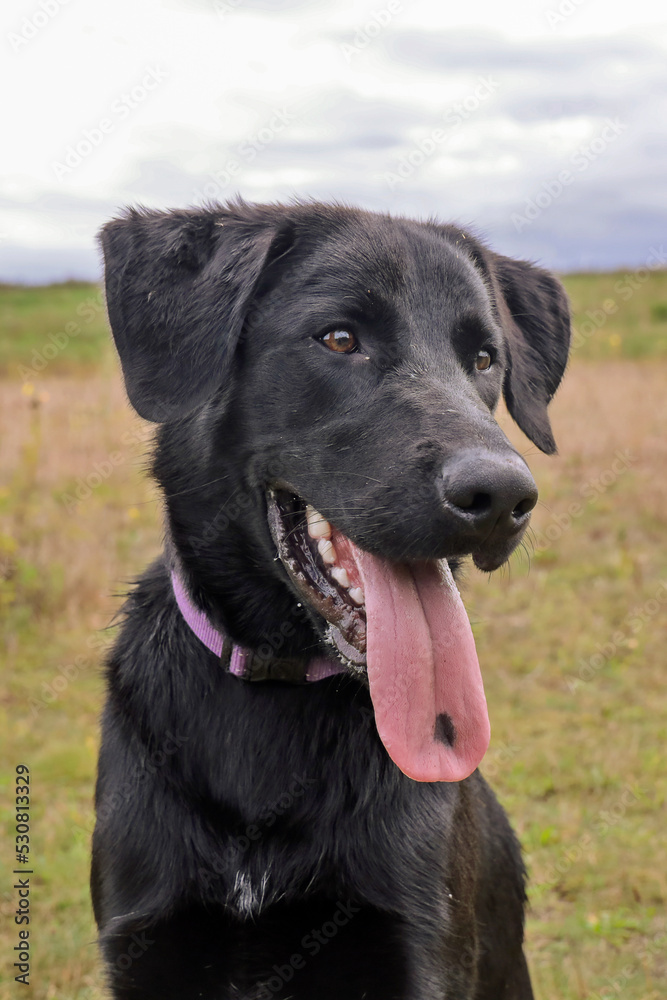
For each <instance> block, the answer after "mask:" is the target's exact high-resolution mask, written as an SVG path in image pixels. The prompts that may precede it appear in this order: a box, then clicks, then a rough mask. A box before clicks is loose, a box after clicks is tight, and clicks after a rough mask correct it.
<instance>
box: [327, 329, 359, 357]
mask: <svg viewBox="0 0 667 1000" xmlns="http://www.w3.org/2000/svg"><path fill="white" fill-rule="evenodd" d="M320 340H321V341H322V343H323V344H324V345H325V346H326V347H328V348H329V350H330V351H336V352H337V353H338V354H351V353H352V351H356V349H357V346H358V345H357V338H356V337H355V336H354V334H353V333H350V331H349V330H330V331H329V333H326V334H325V335H324V336H323V337H320Z"/></svg>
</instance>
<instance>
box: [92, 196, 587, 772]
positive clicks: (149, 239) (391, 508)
mask: <svg viewBox="0 0 667 1000" xmlns="http://www.w3.org/2000/svg"><path fill="white" fill-rule="evenodd" d="M101 239H102V246H103V250H104V256H105V265H106V293H107V304H108V310H109V317H110V322H111V326H112V330H113V333H114V337H115V340H116V345H117V348H118V352H119V355H120V359H121V364H122V367H123V373H124V377H125V384H126V387H127V392H128V395H129V397H130V400H131V402H132V403H133V405H134V407H135V408H136V410H137V411H138V413H139V414H141V415H142V416H143V417H145V418H147V419H149V420H153V421H157V422H160V423H162V424H164V427H163V430H162V432H161V438H160V445H159V447H158V453H157V458H156V474H157V477H158V479H159V481H160V482H161V484H162V486H163V487H164V489H165V492H166V494H167V506H168V511H169V516H170V523H171V531H172V536H173V537H174V539H175V542H176V545H177V547H178V549H179V554H180V557H181V559H182V561H183V563H184V565H185V567H186V569H187V571H188V574H189V578H190V580H191V582H192V585H193V590H194V592H195V593H197V594H198V595H200V599H201V600H202V601H203V603H204V604H206V605H207V606H208V607H209V608H213V610H214V611H215V612H216V613H217V614H218V615H219V616H220V618H221V620H222V621H223V622H224V625H225V627H226V628H227V630H228V631H229V632H230V633H231V634H232V636H233V637H234V638H235V639H237V641H241V642H244V643H246V644H249V645H252V644H253V642H254V643H257V642H259V641H262V640H263V639H264V638H265V637H266V636H267V635H269V634H270V633H271V632H272V631H273V632H275V629H276V627H279V625H280V623H281V622H284V621H286V620H288V619H291V617H293V605H294V598H295V597H297V598H298V600H299V602H300V604H301V603H303V604H304V606H305V607H306V608H307V609H308V616H307V620H306V621H305V622H304V621H303V618H302V619H301V621H300V624H298V625H297V626H295V628H294V629H293V632H292V633H290V636H289V639H286V642H287V645H288V646H290V650H289V651H290V652H291V653H292V654H297V655H298V654H299V653H301V654H302V655H305V651H306V650H308V649H310V650H312V647H313V644H314V643H315V644H316V643H317V642H318V641H319V642H324V641H328V642H329V643H331V644H333V646H334V647H335V649H336V652H337V653H338V655H339V656H340V657H341V658H342V659H343V660H344V662H345V663H346V664H347V665H348V666H349V668H350V669H351V670H352V671H356V672H358V673H363V672H365V671H367V672H368V680H369V682H370V688H371V694H372V696H373V703H374V707H375V713H376V721H377V724H378V730H379V732H380V735H381V736H382V738H383V740H384V742H385V745H386V746H387V748H388V749H389V752H390V753H391V755H392V757H393V758H394V760H396V762H397V763H398V764H399V766H401V767H402V768H403V769H404V770H405V771H406V772H407V773H409V774H412V775H413V776H414V777H418V778H422V779H426V780H430V779H434V778H443V777H444V778H448V779H449V780H453V779H456V778H460V777H463V776H465V774H466V773H469V772H470V771H471V770H472V769H473V768H474V767H475V766H476V764H477V763H478V762H479V759H480V757H481V756H482V755H483V753H484V750H485V749H486V744H487V742H488V717H487V716H486V708H485V702H484V694H483V688H482V684H481V678H480V676H479V669H478V666H477V660H476V656H475V653H474V643H473V642H472V637H471V635H470V629H469V626H468V623H467V618H466V616H465V611H464V610H463V608H462V605H461V602H460V598H459V596H458V592H457V591H456V587H455V585H454V583H453V581H452V579H451V574H450V572H449V568H448V563H449V562H451V561H456V560H459V559H460V558H461V557H463V556H465V555H468V554H472V557H473V559H474V561H475V563H476V564H477V565H478V566H479V567H480V568H482V569H485V570H492V569H495V568H497V567H498V566H499V565H501V563H503V562H504V561H505V560H506V559H507V558H508V557H509V555H510V554H511V552H512V551H513V550H514V548H515V547H516V545H517V544H518V543H519V541H520V539H521V537H522V535H523V533H524V531H525V529H526V526H527V523H528V520H529V518H530V511H531V510H532V508H533V506H534V505H535V502H536V500H537V490H536V487H535V483H534V481H533V479H532V476H531V475H530V472H529V470H528V468H527V466H526V464H525V463H524V461H523V459H522V458H521V456H520V455H519V454H518V453H517V452H516V450H515V449H514V448H513V447H512V445H511V444H510V443H509V441H508V440H507V438H506V437H505V436H504V434H503V433H502V431H501V430H500V428H499V426H498V424H497V423H496V421H495V420H494V418H493V412H494V410H495V407H496V405H497V403H498V401H499V399H500V396H501V395H504V398H505V401H506V403H507V406H508V409H509V411H510V413H511V414H512V416H513V418H514V419H515V420H516V422H517V423H518V424H519V426H520V427H521V428H522V430H523V431H524V432H525V433H526V434H527V436H528V437H529V438H530V439H531V440H532V441H533V442H534V443H535V444H536V445H537V446H538V447H539V448H540V449H541V450H542V451H545V452H548V453H551V452H553V451H554V450H555V444H554V440H553V436H552V433H551V428H550V424H549V419H548V416H547V405H548V403H549V401H550V400H551V398H552V396H553V394H554V392H555V390H556V388H557V386H558V384H559V382H560V379H561V377H562V374H563V371H564V368H565V364H566V361H567V353H568V346H569V333H570V326H569V310H568V305H567V300H566V297H565V294H564V292H563V290H562V288H561V286H560V284H559V283H558V282H557V280H556V279H555V278H554V277H553V276H552V275H550V274H548V273H547V272H545V271H542V270H540V269H539V268H536V267H534V266H532V265H531V264H528V263H525V262H522V261H514V260H510V259H509V258H507V257H502V256H499V255H497V254H495V253H493V252H491V251H490V250H488V249H487V248H486V247H485V246H483V245H482V244H481V243H480V242H479V241H478V240H476V239H475V238H474V237H473V236H471V235H470V234H467V233H464V232H462V231H461V230H460V229H459V228H457V227H454V226H441V225H437V224H434V223H418V222H413V221H409V220H405V219H392V218H390V217H388V216H383V215H376V214H372V213H366V212H362V211H358V210H354V209H349V208H343V207H335V206H334V207H332V206H326V205H321V204H301V205H295V206H251V205H245V204H242V203H239V204H236V205H232V206H228V207H226V208H222V207H212V208H210V209H207V210H195V211H175V212H149V211H130V212H128V213H127V214H126V215H125V216H124V217H123V218H121V219H118V220H115V221H113V222H111V223H109V224H108V225H107V226H105V228H104V230H103V232H102V237H101ZM239 504H240V507H239ZM230 510H232V511H236V512H237V514H236V516H233V517H231V519H230V516H229V514H230ZM276 556H278V557H279V558H276ZM300 604H299V606H300Z"/></svg>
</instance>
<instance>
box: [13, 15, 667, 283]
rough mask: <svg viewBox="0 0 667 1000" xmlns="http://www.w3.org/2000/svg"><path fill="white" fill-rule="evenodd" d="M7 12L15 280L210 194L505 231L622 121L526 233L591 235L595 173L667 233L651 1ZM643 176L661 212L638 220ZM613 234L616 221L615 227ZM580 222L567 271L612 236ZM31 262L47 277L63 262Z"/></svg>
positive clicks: (663, 94) (657, 40) (542, 237)
mask: <svg viewBox="0 0 667 1000" xmlns="http://www.w3.org/2000/svg"><path fill="white" fill-rule="evenodd" d="M568 5H569V6H568ZM566 9H568V10H569V9H572V13H571V14H568V15H567V16H565V15H563V14H562V13H558V12H559V11H560V10H566ZM550 11H551V12H552V13H551V17H550V18H549V17H548V16H547V15H548V14H549V12H550ZM553 11H556V13H557V14H558V18H560V19H558V18H556V20H555V21H554V15H553ZM1 17H2V23H1V25H0V41H1V42H2V43H3V44H4V47H5V53H4V58H3V60H2V62H1V63H0V67H1V68H0V83H1V84H2V87H3V93H4V94H6V95H8V94H10V95H11V99H6V100H5V102H4V109H3V110H4V123H3V124H4V128H3V134H4V137H5V141H4V142H3V145H2V151H1V153H0V176H1V177H2V178H3V179H2V180H1V181H0V205H2V204H3V203H4V205H6V206H7V207H6V209H5V211H4V213H3V220H2V224H1V225H0V229H2V232H3V234H4V239H3V242H2V243H1V244H0V279H1V278H2V277H8V276H10V277H16V276H17V275H18V274H19V272H18V271H17V270H16V267H17V266H18V264H17V263H16V262H17V261H20V262H21V263H20V267H21V268H22V270H21V274H22V275H24V276H26V277H28V276H29V271H30V267H29V263H28V264H26V261H27V260H29V251H44V252H45V253H46V252H47V251H50V250H53V251H55V250H57V249H58V248H62V249H63V250H64V251H70V250H71V251H72V254H73V255H72V256H71V257H70V258H67V255H66V254H65V256H64V257H63V258H62V259H61V260H59V261H58V263H57V267H60V268H61V269H62V267H65V266H68V265H66V263H63V262H64V261H65V262H66V261H67V260H68V259H69V260H71V261H74V260H75V259H76V266H77V267H79V268H80V267H81V261H85V260H88V261H89V262H90V264H89V273H93V272H94V269H95V268H96V266H97V263H96V262H97V258H96V254H95V251H94V250H93V249H92V248H93V235H94V232H95V231H96V229H97V228H98V227H99V225H100V224H101V223H102V222H103V221H104V218H105V217H106V216H108V214H110V213H111V212H113V211H114V207H115V206H119V205H122V204H124V203H127V202H131V201H144V202H146V203H148V204H155V205H176V204H181V205H183V204H188V203H191V202H192V201H194V200H197V199H199V200H201V197H200V194H201V193H202V192H204V193H208V194H211V193H213V194H214V196H217V197H220V198H222V199H224V198H226V197H228V196H230V195H232V194H233V193H235V191H237V190H240V191H241V192H242V193H243V194H244V195H245V196H247V197H248V198H256V199H264V200H271V199H273V198H277V197H282V198H284V197H289V196H291V195H293V194H303V195H316V196H320V197H334V196H338V197H341V198H345V199H347V200H349V201H356V202H358V203H361V204H365V205H367V206H369V207H373V208H390V209H392V210H395V211H400V212H417V213H422V214H430V213H431V212H437V213H441V214H443V215H447V216H451V217H455V216H456V215H457V214H459V213H461V217H464V218H465V219H468V220H469V219H473V220H478V221H479V223H480V225H485V224H486V223H487V222H488V224H489V225H490V226H491V228H492V229H494V227H495V231H496V232H498V233H500V234H501V235H502V234H503V233H505V235H506V236H507V227H506V224H505V222H506V220H507V219H508V218H509V216H510V214H511V212H512V210H514V209H515V208H516V205H517V203H518V204H521V203H522V201H523V200H525V199H526V198H529V197H530V196H531V195H532V194H533V192H534V191H535V190H536V189H537V188H539V185H540V183H541V182H542V181H543V180H544V179H545V178H548V177H550V176H551V175H552V174H554V173H557V172H558V169H559V166H560V165H562V164H563V163H564V162H567V159H568V157H569V156H571V154H572V152H573V150H574V149H576V148H577V146H578V145H579V144H581V143H582V142H584V143H585V142H586V141H588V140H590V139H591V138H593V137H594V136H595V135H596V134H597V131H599V129H600V127H601V124H602V123H603V122H604V120H605V118H606V117H610V116H612V117H613V116H614V115H620V116H625V119H627V122H628V133H627V137H623V138H622V140H621V139H619V143H618V144H617V146H616V147H615V148H614V149H613V150H612V149H611V148H610V150H609V153H608V155H607V156H605V157H600V161H599V163H598V164H597V165H595V164H593V165H592V166H591V171H590V172H589V174H587V176H585V177H584V176H583V175H582V177H581V178H580V179H578V182H577V185H573V186H572V189H571V190H570V191H568V193H567V198H565V197H564V198H563V199H562V201H561V202H559V206H558V208H554V209H553V210H552V211H550V212H545V213H544V216H543V217H542V218H541V220H539V221H536V222H535V224H534V226H533V227H531V229H530V230H527V231H526V232H525V233H524V234H523V238H524V240H525V241H526V247H527V249H526V250H525V251H524V252H525V253H526V254H527V255H531V253H532V252H533V251H532V250H531V247H532V245H533V242H534V245H535V246H536V247H537V246H538V244H539V246H540V247H542V248H543V247H544V246H547V247H548V241H549V233H550V232H554V233H556V231H557V230H558V229H559V227H561V228H562V225H563V224H562V220H561V219H559V220H558V221H556V216H557V215H558V214H559V213H563V212H565V211H571V212H576V213H578V215H577V221H578V223H579V222H581V213H582V212H583V213H584V215H585V214H586V213H589V214H590V212H592V211H593V210H597V207H598V203H597V202H595V201H594V200H592V199H591V198H590V197H589V194H590V191H589V184H594V182H595V178H596V176H598V177H602V176H604V178H605V184H606V185H607V186H608V188H609V190H610V191H611V192H613V191H614V184H616V186H617V188H618V191H619V192H620V191H621V190H622V192H623V200H624V212H625V213H626V216H624V218H626V217H627V213H630V214H631V212H632V206H633V204H636V205H637V207H638V209H639V208H641V209H642V213H643V214H641V219H642V220H643V221H642V226H641V227H640V228H639V230H638V231H635V229H636V227H631V228H632V232H633V237H632V238H633V240H634V241H635V242H634V243H633V244H632V245H631V246H629V247H627V252H628V253H629V254H630V255H634V256H635V257H636V256H637V255H641V253H642V252H643V250H642V246H641V241H642V239H644V240H649V239H651V238H653V229H652V228H651V227H652V226H653V227H654V228H657V227H658V226H660V225H663V224H664V219H665V215H666V214H667V203H666V199H665V193H664V190H663V191H661V190H660V186H659V184H658V183H657V181H656V180H655V178H656V177H658V176H659V173H660V169H661V167H662V168H664V166H665V161H666V159H667V148H665V144H664V143H662V144H661V143H660V142H657V141H656V138H655V137H656V136H658V135H659V134H660V133H661V132H662V128H663V122H664V120H665V115H666V112H667V107H666V103H667V73H666V71H665V65H666V64H665V54H666V51H667V29H666V28H665V26H664V24H660V23H657V22H656V7H655V3H654V2H652V0H651V2H649V0H636V2H634V3H633V4H632V5H623V6H621V5H610V4H608V2H606V0H580V2H577V0H556V2H554V0H540V2H538V3H535V0H514V2H513V3H511V4H497V3H494V2H493V0H471V2H468V3H466V4H459V5H452V4H442V3H439V2H436V0H411V2H408V0H402V2H401V0H375V3H374V4H372V5H368V6H367V7H366V8H360V7H359V6H358V5H353V4H351V3H337V2H334V0H322V2H317V0H315V2H305V0H301V2H297V0H282V2H281V0H240V2H239V0H189V2H188V0H167V2H164V3H160V2H158V0H142V2H140V3H137V2H136V0H116V2H115V3H114V4H108V5H107V4H103V3H90V2H85V0H68V2H67V3H64V2H63V0H20V2H18V3H14V4H13V5H12V7H11V8H9V9H8V8H5V9H4V10H3V13H2V15H1ZM355 46H356V47H355ZM351 47H352V50H353V51H352V53H350V48H351ZM482 78H494V79H496V81H497V88H496V89H495V90H494V91H493V92H492V93H490V94H489V95H488V99H487V98H486V97H485V98H484V100H480V101H479V104H478V106H477V107H473V108H472V110H470V113H469V114H468V116H467V117H463V118H462V119H461V122H460V126H459V125H457V126H456V127H452V125H451V121H452V113H453V108H455V107H456V105H457V103H459V102H464V107H469V106H470V102H472V104H474V99H473V98H474V94H475V92H476V88H478V87H479V81H480V79H482ZM466 102H468V104H466ZM448 115H449V119H448V117H447V116H448ZM446 120H448V121H449V124H448V125H447V128H448V129H449V133H451V134H448V136H447V141H446V142H444V143H443V144H442V147H441V148H440V146H438V148H437V150H436V151H435V152H434V153H432V154H430V155H429V156H428V157H427V159H426V160H425V162H424V163H423V165H421V166H420V167H419V169H415V170H413V172H412V174H410V175H409V176H408V177H406V178H405V179H403V180H402V182H401V184H400V185H399V186H397V187H395V188H394V189H391V188H390V187H389V185H388V184H387V182H386V179H385V178H386V174H387V173H388V172H391V171H392V170H394V169H396V164H397V163H399V162H400V161H401V159H404V158H405V157H406V156H408V155H409V154H411V152H412V150H413V149H415V148H418V149H419V148H420V146H419V144H420V143H422V144H423V143H424V142H425V141H426V140H427V139H428V137H429V136H431V135H432V133H433V131H434V129H439V128H441V127H443V122H444V121H446ZM68 153H69V158H68V159H66V158H67V157H68ZM417 158H418V157H417ZM58 165H61V166H60V167H59V166H58ZM234 165H235V166H234ZM594 167H595V169H593V168H594ZM596 171H597V174H596ZM647 172H648V173H650V175H651V178H652V180H651V183H650V185H649V188H650V191H651V194H652V196H653V198H654V206H653V207H654V212H653V215H652V216H651V215H650V214H649V213H646V212H645V211H643V210H644V207H645V204H646V200H647V196H646V190H647V188H646V186H645V185H643V184H642V177H643V176H644V174H645V173H647ZM206 186H208V191H205V189H206ZM612 199H613V194H612ZM656 201H657V203H656ZM617 202H618V198H617ZM618 203H620V202H618ZM638 217H639V216H638ZM651 218H653V220H654V222H651ZM504 220H505V221H504ZM615 224H616V223H615V221H614V218H613V212H611V213H608V215H607V217H606V222H604V220H603V225H602V228H603V230H604V226H605V225H606V226H607V227H612V226H614V225H615ZM503 227H504V228H503ZM642 227H643V228H642ZM566 228H567V227H566ZM597 229H598V227H597V225H591V226H590V227H589V231H590V232H596V233H597ZM582 230H583V231H582V233H580V232H579V231H576V232H573V235H572V239H571V245H570V249H569V250H567V248H566V241H564V238H563V239H561V238H560V237H558V239H556V237H554V248H555V249H554V259H555V260H556V259H557V260H561V259H563V257H564V256H565V257H567V259H568V260H569V261H570V262H571V263H572V264H573V265H574V264H576V262H577V260H578V259H581V258H582V255H583V254H584V253H587V254H589V255H590V254H593V255H595V253H596V252H598V250H596V247H597V248H598V249H599V250H600V254H601V256H600V259H601V260H602V256H604V254H602V250H605V252H607V250H608V247H609V246H610V245H611V244H609V241H606V242H605V236H604V232H603V235H602V236H597V235H596V237H595V238H596V240H597V241H598V242H597V243H596V244H595V245H592V244H591V245H590V246H588V247H586V248H584V249H583V250H582V249H581V248H578V247H577V245H576V244H577V241H580V239H581V238H582V236H583V238H584V239H586V238H587V237H586V228H585V227H584V226H583V225H582ZM559 231H560V230H559ZM642 234H643V235H642ZM509 238H510V239H511V240H514V236H513V235H512V233H511V232H510V233H509ZM619 245H622V244H620V243H619ZM18 250H21V252H20V253H19V252H17V251H18ZM24 250H25V251H26V252H25V253H24V252H23V251H24ZM74 251H77V254H76V255H74ZM78 251H80V253H79V252H78ZM86 253H87V256H86ZM568 254H569V256H568ZM47 256H48V254H47ZM37 258H39V260H40V261H41V263H40V268H41V269H42V270H40V274H42V271H43V268H44V267H46V268H47V269H48V261H47V263H44V262H45V261H46V257H44V255H43V254H42V255H41V256H40V255H39V254H38V255H37V256H36V258H35V259H37ZM55 259H56V258H55V257H54V260H55ZM55 266H56V265H55V264H54V267H55ZM72 266H74V265H72ZM26 268H27V270H26ZM55 273H56V272H55V271H54V275H55ZM58 274H60V271H58Z"/></svg>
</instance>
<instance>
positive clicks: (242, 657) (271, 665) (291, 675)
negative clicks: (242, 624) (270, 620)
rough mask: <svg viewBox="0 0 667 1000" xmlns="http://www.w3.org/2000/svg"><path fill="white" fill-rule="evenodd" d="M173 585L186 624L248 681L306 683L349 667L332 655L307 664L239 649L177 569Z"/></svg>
mask: <svg viewBox="0 0 667 1000" xmlns="http://www.w3.org/2000/svg"><path fill="white" fill-rule="evenodd" d="M171 585H172V587H173V589H174V597H175V598H176V603H177V604H178V607H179V609H180V612H181V614H182V615H183V617H184V618H185V621H186V622H187V624H188V625H189V626H190V628H191V629H192V631H193V632H194V634H195V635H196V636H197V638H198V639H200V640H201V642H203V643H204V645H205V646H207V647H208V648H209V649H210V650H211V652H212V653H214V654H215V655H216V656H217V657H219V658H220V660H221V662H222V664H223V666H224V667H225V669H226V670H227V671H228V672H229V673H230V674H234V676H235V677H241V678H243V680H247V681H268V680H280V681H291V682H292V683H294V684H303V683H305V682H310V681H321V680H324V678H325V677H332V676H333V675H334V674H342V673H344V672H345V667H344V666H343V664H342V663H341V662H340V660H338V659H335V658H334V657H329V656H317V657H314V658H313V659H312V660H310V661H309V662H308V663H306V664H305V666H304V663H303V661H302V660H296V659H294V660H292V659H287V658H284V659H280V658H278V657H276V656H275V655H272V651H271V650H270V647H269V644H268V643H266V644H265V645H266V646H267V647H269V651H268V652H267V653H266V654H265V655H262V654H261V653H259V652H255V651H254V650H252V649H245V648H244V647H243V646H236V645H234V643H232V641H231V640H230V639H229V638H228V637H227V636H226V635H225V634H224V632H219V631H218V629H217V628H215V627H214V626H213V625H212V624H211V623H210V621H209V620H208V617H207V616H206V614H205V613H204V612H203V611H201V610H200V609H199V608H197V607H195V605H194V604H193V603H192V600H191V599H190V595H189V594H188V592H187V590H186V589H185V585H184V583H183V581H182V579H181V577H180V576H179V574H178V573H177V572H176V570H175V569H172V571H171Z"/></svg>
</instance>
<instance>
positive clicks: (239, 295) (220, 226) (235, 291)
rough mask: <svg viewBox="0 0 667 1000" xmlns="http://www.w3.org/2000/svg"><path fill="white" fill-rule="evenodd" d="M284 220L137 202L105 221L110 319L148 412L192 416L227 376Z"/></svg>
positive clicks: (135, 396) (128, 379)
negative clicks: (139, 206) (144, 206)
mask: <svg viewBox="0 0 667 1000" xmlns="http://www.w3.org/2000/svg"><path fill="white" fill-rule="evenodd" d="M276 228H277V227H276V226H272V225H270V224H269V222H268V220H267V219H266V218H264V219H263V220H262V221H261V222H260V221H259V220H257V221H255V220H253V219H252V217H251V216H250V215H249V216H248V218H243V216H242V215H240V214H234V213H226V212H225V211H223V210H222V209H221V210H220V211H217V212H216V211H214V210H194V211H173V212H152V211H148V210H136V209H129V210H128V211H127V212H126V213H125V215H124V216H123V217H121V218H119V219H114V220H113V221H112V222H109V223H107V225H106V226H104V228H103V229H102V231H101V233H100V242H101V245H102V251H103V254H104V266H105V285H106V299H107V310H108V313H109V322H110V324H111V330H112V332H113V335H114V340H115V342H116V347H117V349H118V354H119V356H120V361H121V365H122V368H123V376H124V379H125V387H126V389H127V394H128V396H129V398H130V402H131V403H132V405H133V406H134V408H135V410H136V411H137V413H139V415H140V416H142V417H145V419H146V420H153V421H157V422H162V421H166V420H170V419H173V418H175V417H181V416H184V415H185V414H187V413H189V412H190V411H191V410H193V409H194V408H195V407H196V406H197V405H199V404H200V403H202V402H204V400H205V399H206V398H207V397H208V396H210V395H211V394H212V392H213V391H214V390H215V389H216V388H217V387H218V386H220V385H222V384H224V381H225V379H226V378H227V377H228V376H229V371H230V365H231V358H232V355H233V352H234V349H235V347H236V342H237V340H238V337H239V334H240V332H241V329H242V327H243V321H244V318H245V313H246V310H247V308H248V305H249V302H250V299H251V298H252V295H253V292H254V290H255V287H256V285H257V282H258V280H259V278H260V276H261V273H262V269H263V267H264V265H265V263H266V260H267V256H268V255H269V251H270V247H271V243H272V240H273V238H274V237H275V235H276Z"/></svg>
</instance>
